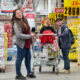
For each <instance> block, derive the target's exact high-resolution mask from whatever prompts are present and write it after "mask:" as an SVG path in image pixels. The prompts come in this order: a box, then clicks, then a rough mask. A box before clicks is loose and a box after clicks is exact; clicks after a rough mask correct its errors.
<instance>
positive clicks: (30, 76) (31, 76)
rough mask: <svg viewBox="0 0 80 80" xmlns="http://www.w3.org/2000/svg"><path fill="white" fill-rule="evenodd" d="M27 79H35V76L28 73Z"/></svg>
mask: <svg viewBox="0 0 80 80" xmlns="http://www.w3.org/2000/svg"><path fill="white" fill-rule="evenodd" d="M27 77H28V78H36V76H35V75H34V74H33V73H30V74H28V75H27Z"/></svg>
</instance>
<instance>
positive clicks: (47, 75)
mask: <svg viewBox="0 0 80 80" xmlns="http://www.w3.org/2000/svg"><path fill="white" fill-rule="evenodd" d="M62 68H63V61H61V63H60V64H59V69H60V70H61V69H62ZM22 74H23V75H24V76H26V69H25V66H24V63H23V64H22ZM35 74H36V76H37V78H35V79H27V80H80V68H79V67H78V66H77V63H76V62H74V63H73V62H71V73H70V74H59V75H56V74H55V73H53V72H52V67H47V66H45V67H43V69H42V72H41V73H39V71H38V67H36V68H35ZM15 75H16V74H15V60H13V61H10V62H8V63H7V69H6V72H5V73H0V80H15Z"/></svg>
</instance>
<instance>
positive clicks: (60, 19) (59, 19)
mask: <svg viewBox="0 0 80 80" xmlns="http://www.w3.org/2000/svg"><path fill="white" fill-rule="evenodd" d="M62 20H63V19H62V18H60V17H59V18H57V19H56V21H55V22H58V21H62Z"/></svg>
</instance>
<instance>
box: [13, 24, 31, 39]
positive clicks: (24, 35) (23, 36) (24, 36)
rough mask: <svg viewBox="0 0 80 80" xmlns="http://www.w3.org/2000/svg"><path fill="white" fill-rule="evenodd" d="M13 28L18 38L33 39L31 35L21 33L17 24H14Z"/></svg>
mask: <svg viewBox="0 0 80 80" xmlns="http://www.w3.org/2000/svg"><path fill="white" fill-rule="evenodd" d="M13 28H14V32H15V34H16V37H17V38H20V39H30V38H31V37H32V36H31V35H27V34H23V33H22V32H21V31H19V29H18V26H17V23H14V26H13Z"/></svg>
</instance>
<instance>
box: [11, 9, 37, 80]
mask: <svg viewBox="0 0 80 80" xmlns="http://www.w3.org/2000/svg"><path fill="white" fill-rule="evenodd" d="M11 22H12V26H13V35H15V36H16V43H15V44H16V46H17V59H16V79H21V80H26V77H24V76H23V75H22V74H21V64H22V61H23V59H24V58H25V66H26V69H27V77H29V78H35V77H36V76H35V75H34V74H33V73H32V71H31V52H30V45H31V38H33V37H34V36H35V34H31V32H30V26H29V24H28V21H27V19H25V17H24V16H23V13H22V11H21V10H20V9H16V10H14V12H13V16H12V20H11Z"/></svg>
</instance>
